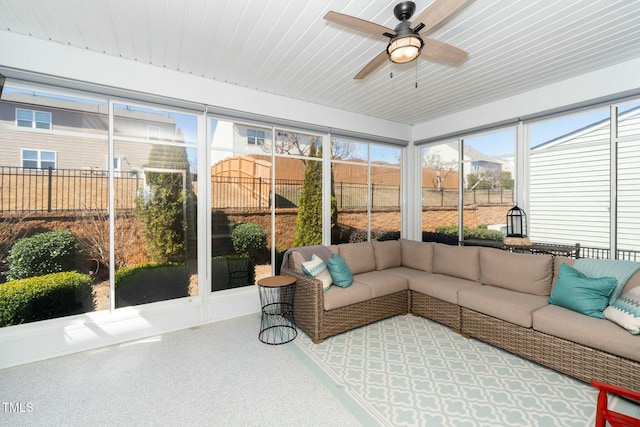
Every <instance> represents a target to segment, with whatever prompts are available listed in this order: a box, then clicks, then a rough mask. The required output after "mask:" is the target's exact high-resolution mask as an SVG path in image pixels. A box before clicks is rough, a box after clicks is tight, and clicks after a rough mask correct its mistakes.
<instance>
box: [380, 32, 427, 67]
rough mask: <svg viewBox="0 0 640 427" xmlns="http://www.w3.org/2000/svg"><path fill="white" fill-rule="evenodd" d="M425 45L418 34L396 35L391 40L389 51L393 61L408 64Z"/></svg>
mask: <svg viewBox="0 0 640 427" xmlns="http://www.w3.org/2000/svg"><path fill="white" fill-rule="evenodd" d="M423 45H424V43H423V41H422V39H421V38H420V37H419V36H418V35H416V34H411V35H408V36H403V37H395V38H393V39H391V41H390V42H389V46H387V53H388V54H389V59H390V60H391V62H394V63H396V64H406V63H407V62H411V61H413V60H414V59H416V58H417V57H418V56H419V55H420V51H421V50H422V46H423Z"/></svg>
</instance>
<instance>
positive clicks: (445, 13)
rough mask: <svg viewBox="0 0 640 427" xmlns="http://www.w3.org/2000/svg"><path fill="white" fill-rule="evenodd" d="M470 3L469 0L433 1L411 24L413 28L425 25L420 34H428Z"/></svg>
mask: <svg viewBox="0 0 640 427" xmlns="http://www.w3.org/2000/svg"><path fill="white" fill-rule="evenodd" d="M467 3H470V1H469V0H433V3H431V4H430V5H429V6H427V7H426V9H425V10H423V11H422V12H421V13H420V15H418V16H416V18H415V19H414V20H413V22H412V23H411V25H412V26H414V28H415V26H416V25H418V24H424V28H422V29H421V30H420V33H424V34H426V33H427V32H429V31H431V30H433V29H434V28H436V27H437V26H438V25H440V24H442V23H443V22H444V21H446V20H447V19H449V18H450V17H451V16H453V15H454V14H455V13H456V12H457V11H458V10H460V9H462V8H463V7H464V6H466V5H467Z"/></svg>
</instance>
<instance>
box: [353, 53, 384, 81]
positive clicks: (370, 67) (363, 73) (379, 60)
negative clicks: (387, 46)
mask: <svg viewBox="0 0 640 427" xmlns="http://www.w3.org/2000/svg"><path fill="white" fill-rule="evenodd" d="M388 59H389V54H388V53H387V51H386V50H383V51H382V52H380V53H379V54H377V55H376V56H375V58H373V59H372V60H371V61H369V63H368V64H367V65H365V66H364V68H363V69H362V70H360V72H359V73H358V74H356V76H355V77H354V78H353V79H354V80H360V79H364V78H365V77H367V76H368V75H369V74H371V73H372V72H373V71H374V70H375V69H376V68H378V67H379V66H381V65H382V64H384V63H385V62H387V60H388Z"/></svg>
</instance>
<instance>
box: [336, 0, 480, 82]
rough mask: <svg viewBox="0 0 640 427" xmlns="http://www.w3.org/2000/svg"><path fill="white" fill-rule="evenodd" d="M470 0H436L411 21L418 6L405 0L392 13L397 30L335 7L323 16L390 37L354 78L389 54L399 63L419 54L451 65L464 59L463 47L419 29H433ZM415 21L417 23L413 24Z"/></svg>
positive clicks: (392, 59) (370, 70) (388, 56)
mask: <svg viewBox="0 0 640 427" xmlns="http://www.w3.org/2000/svg"><path fill="white" fill-rule="evenodd" d="M467 3H469V0H434V1H433V2H432V3H431V4H430V5H429V6H428V7H427V8H426V9H425V10H423V11H422V13H420V14H419V15H418V16H417V17H416V18H415V19H414V20H413V22H412V21H409V19H410V18H411V17H412V16H413V13H414V12H415V10H416V4H415V3H414V2H412V1H403V2H402V3H399V4H397V5H396V7H395V8H394V9H393V14H394V15H395V17H396V18H397V19H398V20H399V21H400V23H399V24H398V25H397V26H396V28H395V29H394V30H392V29H391V28H387V27H385V26H384V25H379V24H376V23H374V22H371V21H366V20H364V19H360V18H356V17H355V16H350V15H345V14H343V13H339V12H333V11H329V12H327V14H326V15H325V16H324V19H326V20H327V21H330V22H333V23H335V24H339V25H342V26H345V27H349V28H351V29H354V30H356V31H361V32H363V33H367V34H370V35H373V36H378V37H388V38H389V44H388V45H387V49H386V50H384V51H382V52H380V53H379V54H378V55H377V56H376V57H374V58H373V59H372V60H371V61H370V62H369V63H368V64H367V65H365V66H364V68H363V69H362V70H360V72H359V73H358V74H356V76H355V77H354V79H356V80H359V79H363V78H365V77H366V76H368V75H369V74H370V73H371V72H373V71H374V70H375V69H376V68H378V67H379V66H381V65H382V64H383V63H384V62H386V60H387V58H388V59H390V60H391V62H395V63H397V64H404V63H407V62H411V61H413V60H414V59H416V58H417V57H418V56H423V57H427V58H430V59H435V60H436V61H441V62H445V63H448V64H452V65H458V64H461V63H462V62H464V60H465V59H466V58H467V56H468V55H469V54H468V53H467V52H465V51H464V50H462V49H459V48H457V47H455V46H453V45H450V44H448V43H445V42H441V41H438V40H435V39H432V38H426V37H422V35H421V34H420V33H422V34H426V33H428V32H429V31H431V30H433V29H434V28H436V27H437V26H438V25H440V24H441V23H443V22H444V21H446V20H447V19H448V18H449V17H451V16H452V15H454V14H455V13H456V12H457V11H458V10H460V9H461V8H462V7H463V6H465V5H466V4H467ZM412 25H415V26H414V27H413V28H411V26H412Z"/></svg>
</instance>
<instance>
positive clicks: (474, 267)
mask: <svg viewBox="0 0 640 427" xmlns="http://www.w3.org/2000/svg"><path fill="white" fill-rule="evenodd" d="M432 272H433V273H438V274H446V275H449V276H454V277H459V278H460V279H467V280H473V281H474V282H478V281H479V280H480V248H479V247H478V246H451V245H445V244H444V243H436V244H435V245H434V246H433V269H432Z"/></svg>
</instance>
